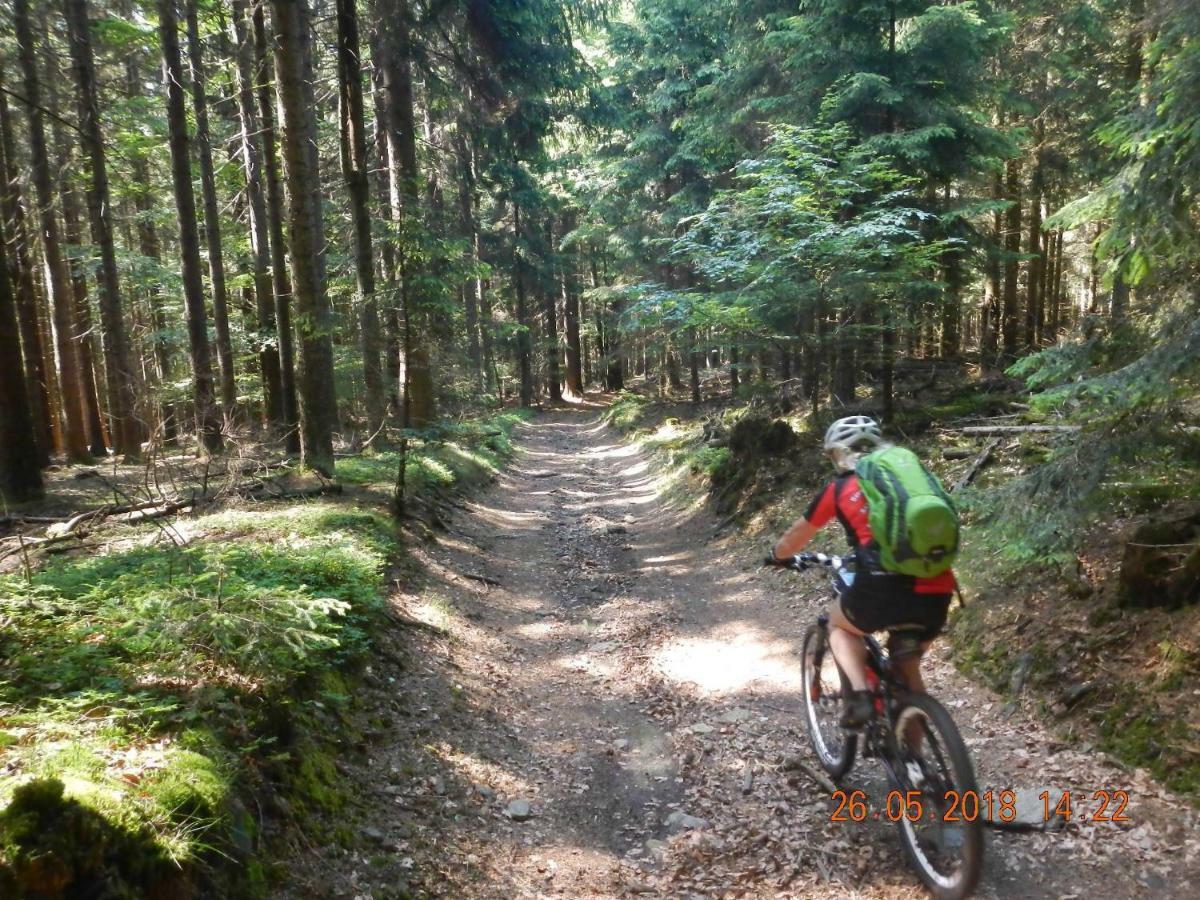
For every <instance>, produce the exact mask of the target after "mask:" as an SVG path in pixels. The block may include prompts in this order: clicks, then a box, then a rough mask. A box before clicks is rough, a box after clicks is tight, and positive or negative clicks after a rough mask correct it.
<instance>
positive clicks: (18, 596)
mask: <svg viewBox="0 0 1200 900" xmlns="http://www.w3.org/2000/svg"><path fill="white" fill-rule="evenodd" d="M524 418H527V415H526V414H525V413H520V412H515V413H514V412H506V413H502V414H500V415H496V416H492V417H490V418H488V419H485V420H483V421H482V422H481V423H466V424H460V425H451V426H443V427H442V428H440V429H438V431H437V432H432V431H431V432H429V433H428V434H427V435H426V438H425V439H424V440H421V441H417V442H414V443H413V445H412V446H411V447H410V451H409V455H408V473H407V474H408V481H407V491H408V494H409V496H410V497H411V498H413V499H414V500H417V501H420V502H427V501H430V500H431V498H433V497H434V496H435V495H437V496H440V495H442V494H444V493H446V492H448V491H451V490H455V489H458V488H460V487H462V486H464V485H475V484H478V483H480V482H481V481H483V480H486V479H487V478H490V477H491V476H492V475H493V474H494V473H495V472H496V471H497V470H498V469H499V467H500V465H501V464H502V463H503V461H504V460H505V459H506V458H507V457H508V456H510V455H511V453H512V440H511V437H512V431H513V429H514V428H515V427H516V425H517V424H518V423H519V422H520V421H522V420H523V419H524ZM398 459H399V457H398V454H397V453H396V452H394V451H381V452H367V453H364V454H362V455H358V456H353V457H348V458H345V459H342V460H340V461H339V463H338V475H339V476H340V478H341V479H342V481H343V482H345V483H348V484H351V485H364V486H365V489H359V492H358V493H357V494H349V493H348V494H346V495H343V496H342V497H341V498H335V499H332V500H322V501H313V502H304V501H301V502H284V503H276V504H274V505H270V506H266V507H264V506H263V505H261V504H249V505H234V506H233V507H229V508H224V509H219V510H217V511H214V512H211V513H208V514H205V515H194V516H190V517H184V518H181V519H179V520H177V521H175V522H173V523H171V524H170V525H167V526H163V525H161V524H158V523H154V524H149V523H146V524H140V525H133V526H123V525H114V526H112V527H110V528H109V529H107V530H106V531H105V532H104V535H103V536H104V541H103V543H101V544H99V545H96V546H95V549H93V550H91V551H90V552H89V550H88V549H83V550H76V551H72V552H71V553H70V554H67V555H60V556H57V557H51V558H49V560H48V561H47V562H45V563H44V564H42V565H35V566H32V567H30V568H29V569H24V568H18V569H17V570H16V571H15V572H12V573H10V574H6V575H0V625H2V627H3V630H2V631H0V767H2V771H3V773H4V774H3V775H2V776H0V896H32V895H38V896H40V895H43V894H44V895H46V896H57V895H59V894H61V893H64V892H66V893H70V894H71V895H72V896H74V895H78V896H93V895H94V896H101V895H103V896H131V897H132V896H188V895H196V894H197V893H199V894H207V895H220V896H260V895H262V894H263V893H264V892H265V888H266V884H267V881H268V877H269V872H268V870H267V868H266V864H265V863H264V862H263V861H262V857H260V853H259V851H260V850H261V849H262V847H263V846H264V845H263V840H264V834H263V829H264V827H265V825H264V821H263V818H262V805H263V804H262V802H261V801H263V798H267V800H268V801H270V802H269V803H268V804H267V805H269V806H272V807H273V808H278V809H283V810H285V811H286V813H285V816H286V817H288V818H292V819H293V820H292V822H291V823H290V825H289V826H287V827H300V828H301V829H302V830H304V831H306V832H307V833H308V834H309V835H310V837H311V838H313V839H328V840H349V836H350V835H352V831H353V830H352V829H350V830H347V829H346V828H344V827H339V828H335V829H334V830H333V831H332V832H331V833H330V834H328V835H325V836H324V837H322V836H321V835H320V834H319V833H318V832H319V829H320V828H321V827H322V826H320V825H319V822H320V820H321V814H322V813H329V812H335V811H338V810H342V809H343V808H344V807H345V804H346V802H347V797H346V796H345V791H346V789H345V788H344V787H343V786H342V779H341V778H340V777H339V775H338V772H337V769H336V765H335V760H336V756H337V754H338V752H340V751H339V748H340V747H342V746H345V745H346V741H348V740H352V738H353V735H352V734H350V732H349V731H348V729H349V728H350V725H349V719H348V718H347V713H348V711H349V709H350V708H351V706H352V697H353V695H354V680H355V677H356V676H355V674H354V673H355V671H356V669H357V667H358V664H359V663H360V662H361V661H362V660H364V659H366V658H367V654H368V653H369V651H370V648H371V645H372V634H373V632H374V631H375V630H376V629H377V628H378V627H380V625H381V623H382V621H383V620H382V611H383V607H384V600H383V589H384V581H385V575H386V572H387V570H388V567H389V566H390V565H391V564H392V563H394V562H395V561H396V560H397V554H398V551H399V545H398V542H397V531H396V524H395V522H394V521H393V520H392V519H391V518H389V517H388V516H386V515H384V514H383V513H381V512H376V511H373V508H381V509H382V508H386V507H385V505H384V503H382V502H380V501H381V500H382V499H383V498H381V497H379V496H377V493H378V492H377V491H375V490H373V488H375V487H377V486H378V487H382V488H383V489H384V492H385V493H386V491H387V490H390V488H391V485H392V483H393V481H394V478H395V471H396V465H397V463H398ZM360 502H365V505H366V506H367V507H369V508H366V509H364V508H362V507H360V506H359V505H358V504H359V503H360ZM272 797H278V798H280V799H279V800H278V801H271V800H270V798H272ZM251 810H254V811H255V812H254V813H251ZM293 817H294V818H293Z"/></svg>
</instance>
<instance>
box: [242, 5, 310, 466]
mask: <svg viewBox="0 0 1200 900" xmlns="http://www.w3.org/2000/svg"><path fill="white" fill-rule="evenodd" d="M266 3H267V0H254V11H253V15H252V16H251V24H252V27H253V31H254V79H255V83H256V84H257V85H258V91H257V100H258V120H259V128H260V131H261V134H262V162H263V166H262V170H263V179H264V181H265V183H266V188H267V231H268V233H269V235H270V239H271V285H272V290H273V292H274V295H275V334H276V338H277V341H278V344H279V388H280V391H281V392H282V395H283V396H282V407H283V426H284V428H285V432H284V435H285V436H284V446H285V447H286V448H287V451H288V452H289V453H299V452H300V432H299V430H298V425H299V421H300V412H299V400H298V399H297V396H296V345H295V339H294V337H293V334H292V282H291V279H290V278H289V277H288V262H287V243H286V242H285V240H284V237H283V184H282V181H281V179H280V175H279V155H278V153H277V151H276V143H277V142H276V139H275V92H274V91H273V90H272V89H271V85H272V72H271V66H270V62H269V58H268V52H269V50H270V47H269V45H268V43H267V28H266V16H265V11H264V6H265V5H266Z"/></svg>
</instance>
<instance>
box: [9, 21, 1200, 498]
mask: <svg viewBox="0 0 1200 900" xmlns="http://www.w3.org/2000/svg"><path fill="white" fill-rule="evenodd" d="M1198 13H1200V10H1198V9H1197V7H1196V4H1195V3H1194V2H1193V0H1172V2H1164V3H1156V4H1145V3H1143V2H1142V0H1111V2H1110V0H1087V2H1075V3H1069V4H1066V5H1061V4H1051V5H1047V4H1045V3H1040V2H1036V0H1020V2H1004V3H991V2H965V3H931V2H921V0H916V2H911V0H887V2H883V0H880V2H874V0H872V2H854V3H844V2H804V3H799V4H797V3H777V2H752V3H745V2H737V3H732V2H729V3H726V2H714V3H707V4H704V5H703V6H702V7H697V6H696V5H695V4H692V3H689V2H683V0H644V2H630V3H604V2H580V3H558V2H552V0H522V2H501V0H472V2H469V3H464V4H447V3H437V2H417V0H376V2H374V3H369V4H356V3H355V2H353V0H339V2H336V3H334V2H316V3H293V2H282V0H280V2H274V3H269V2H252V0H245V2H243V0H231V2H209V0H188V2H186V3H184V4H182V5H180V4H177V3H175V2H173V0H162V2H158V3H139V2H135V0H111V2H110V0H100V2H95V0H93V2H88V0H64V2H62V3H36V4H30V3H29V2H27V0H15V2H13V3H12V5H11V9H10V10H7V11H6V13H5V16H4V21H3V29H2V37H0V41H2V47H0V52H2V54H3V90H2V93H0V96H2V100H3V102H2V104H0V126H2V129H3V140H2V142H0V145H2V146H0V149H2V150H3V156H2V161H0V162H2V165H3V171H2V172H0V175H2V177H3V182H4V185H3V189H4V196H3V201H4V205H3V211H4V220H3V230H4V242H3V245H4V252H5V260H4V268H5V271H6V273H7V278H5V279H2V280H0V281H2V285H0V286H2V293H0V316H2V318H0V340H2V341H3V344H2V346H0V359H2V360H3V365H4V370H3V379H2V382H3V388H2V390H3V394H2V396H0V413H2V419H0V424H2V425H3V432H2V439H0V460H3V465H2V466H0V471H2V473H3V477H2V478H0V485H2V486H3V491H4V496H5V498H6V499H7V500H9V501H16V500H21V499H26V498H29V497H33V496H36V495H37V494H38V491H39V484H40V477H39V470H40V469H41V468H42V467H44V466H45V465H47V464H48V463H49V462H50V461H51V459H52V458H55V457H58V458H62V457H65V458H66V459H68V460H70V461H72V462H79V461H86V460H88V459H94V458H99V457H103V456H105V455H106V454H108V453H110V452H112V453H116V454H119V455H122V456H124V457H125V458H127V459H132V458H137V457H138V456H139V455H141V454H143V453H147V452H150V453H153V452H155V449H154V448H157V447H160V446H162V445H164V444H171V443H174V442H180V443H183V444H184V445H185V446H187V445H190V443H191V442H193V441H195V442H196V445H197V446H198V447H199V448H200V450H201V451H202V452H204V453H217V452H220V451H221V449H222V447H223V446H224V445H226V444H228V443H229V442H237V441H240V440H246V439H248V438H250V437H261V438H265V439H268V440H271V441H279V442H282V444H283V445H284V446H285V447H286V448H287V449H288V450H289V451H291V452H299V453H300V454H301V456H302V459H303V461H304V463H305V464H306V465H308V466H310V467H312V468H315V469H317V470H320V471H323V472H325V473H327V474H328V473H331V472H332V459H333V448H334V443H335V440H336V441H339V442H341V443H342V444H343V445H347V446H353V447H356V448H357V447H361V446H363V445H365V444H376V445H383V444H391V443H394V442H395V441H397V440H404V439H405V438H407V437H410V436H413V435H419V434H420V432H421V429H427V428H429V427H431V426H433V425H435V424H436V423H438V422H439V421H442V420H444V419H447V418H453V417H455V416H457V415H459V414H461V413H462V412H463V411H464V410H466V409H468V408H470V407H473V406H476V405H478V404H483V405H497V404H502V403H505V402H507V401H510V400H515V402H517V403H519V404H521V405H524V406H528V405H531V404H534V403H536V402H538V401H539V399H540V398H548V399H552V400H553V399H558V398H560V397H561V396H562V394H563V393H564V392H566V393H568V394H573V395H579V394H581V393H582V392H583V391H584V390H586V389H589V388H596V387H602V388H606V389H609V390H620V389H622V388H623V387H625V386H626V385H627V384H628V383H630V382H631V381H632V380H633V379H635V378H636V379H644V380H645V381H648V382H651V383H653V382H654V381H656V380H657V381H658V382H659V383H660V385H661V389H662V390H663V391H664V392H666V391H670V390H675V389H680V390H688V389H690V394H691V397H692V399H693V400H694V401H699V400H700V399H701V397H702V394H703V392H704V388H703V384H704V382H705V378H703V377H702V376H703V375H704V374H705V373H706V372H708V371H710V370H712V369H714V368H717V367H724V366H727V367H728V368H727V372H728V379H727V380H726V381H725V382H723V384H726V385H729V386H730V387H731V388H732V390H733V391H735V392H738V391H741V392H743V393H744V392H747V391H749V392H753V390H754V387H753V385H754V383H755V382H756V381H761V380H776V381H778V380H784V381H788V380H792V379H794V380H795V382H796V384H797V385H799V386H800V388H801V394H802V396H803V397H805V398H807V399H808V400H809V401H810V402H811V404H812V405H813V407H818V406H820V405H823V404H827V403H832V404H835V405H846V404H853V403H855V402H860V401H865V402H867V403H869V404H871V405H874V406H875V407H877V408H878V410H879V411H880V412H881V413H882V414H883V415H884V417H885V418H890V417H892V416H893V415H894V414H895V410H894V403H893V396H894V378H895V372H896V370H897V366H898V365H899V366H903V365H904V364H905V362H906V361H908V360H914V359H929V358H951V359H957V358H963V359H967V360H969V361H971V362H972V363H973V364H975V365H977V366H978V369H979V370H980V371H981V372H982V373H983V374H984V375H985V376H986V375H987V373H989V372H997V371H998V370H1001V369H1004V368H1006V367H1008V366H1010V365H1011V364H1012V363H1013V362H1014V361H1015V360H1017V359H1018V358H1020V357H1023V356H1027V355H1030V354H1033V355H1034V356H1035V361H1034V362H1031V363H1027V364H1026V366H1025V368H1024V369H1023V370H1022V369H1018V372H1021V373H1022V374H1025V375H1026V376H1029V375H1034V376H1035V377H1040V378H1041V379H1042V382H1043V383H1047V384H1048V383H1053V384H1059V385H1068V387H1066V388H1064V389H1063V390H1061V391H1059V392H1057V393H1056V394H1055V395H1054V402H1055V403H1057V404H1059V405H1062V404H1073V405H1074V407H1075V408H1078V407H1079V405H1080V404H1083V405H1085V406H1086V407H1087V410H1088V413H1089V414H1090V415H1092V416H1093V418H1095V417H1103V418H1105V419H1106V421H1108V422H1109V423H1110V424H1111V423H1113V422H1116V421H1121V422H1122V423H1123V426H1122V428H1123V429H1126V428H1128V427H1129V422H1128V419H1129V417H1131V416H1133V417H1140V419H1139V422H1138V424H1139V427H1142V426H1145V427H1154V428H1157V429H1159V430H1163V429H1164V428H1167V430H1169V425H1170V422H1166V421H1164V418H1163V416H1162V415H1161V412H1160V411H1159V410H1160V404H1161V403H1162V402H1163V401H1167V400H1169V399H1170V393H1171V385H1172V383H1173V382H1172V379H1173V378H1174V377H1175V376H1176V375H1178V374H1179V371H1180V368H1181V367H1182V366H1185V365H1187V364H1190V363H1192V362H1193V361H1194V359H1195V342H1196V340H1197V339H1198V335H1197V325H1196V317H1195V311H1196V303H1197V302H1198V301H1197V298H1198V297H1200V281H1198V280H1197V268H1196V259H1197V258H1198V256H1197V252H1196V251H1197V229H1196V226H1197V222H1196V206H1195V189H1196V184H1197V174H1198V173H1197V167H1198V166H1200V139H1198V138H1197V131H1196V116H1197V109H1198V108H1200V103H1198V102H1197V98H1198V96H1200V53H1198V48H1197V42H1196V35H1195V22H1196V20H1197V15H1198ZM1048 348H1051V349H1050V352H1047V351H1048ZM1053 348H1057V349H1053ZM1098 362H1099V363H1101V364H1102V365H1104V366H1105V368H1106V372H1105V374H1104V376H1103V377H1102V378H1101V379H1100V380H1096V379H1089V378H1084V379H1082V380H1080V376H1081V375H1082V374H1084V373H1089V372H1093V371H1094V370H1093V369H1092V367H1094V366H1095V365H1096V364H1097V363H1098ZM1131 364H1132V365H1131ZM1067 394H1069V395H1070V396H1067Z"/></svg>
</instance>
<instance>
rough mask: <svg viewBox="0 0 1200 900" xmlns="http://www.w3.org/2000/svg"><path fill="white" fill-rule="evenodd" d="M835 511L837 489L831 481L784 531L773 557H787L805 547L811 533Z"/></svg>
mask: <svg viewBox="0 0 1200 900" xmlns="http://www.w3.org/2000/svg"><path fill="white" fill-rule="evenodd" d="M836 512H837V490H836V488H835V486H834V483H833V482H832V481H831V482H829V484H827V485H825V487H824V488H822V490H821V493H819V494H817V496H816V497H814V498H813V501H812V503H810V504H809V505H808V509H807V510H805V511H804V515H803V516H801V517H800V518H799V519H797V520H796V524H794V525H793V526H792V527H791V528H789V529H788V530H787V531H785V532H784V534H783V537H781V538H780V539H779V543H777V544H776V545H775V549H774V551H773V552H774V554H775V558H776V559H780V560H782V559H788V558H789V557H792V556H795V555H796V554H797V553H799V552H800V551H801V550H803V549H804V548H805V547H807V546H808V542H809V541H811V540H812V539H813V535H815V534H816V533H817V532H818V531H820V530H821V527H822V526H823V525H824V524H825V523H826V522H828V521H829V520H830V519H832V518H833V517H834V515H835V514H836Z"/></svg>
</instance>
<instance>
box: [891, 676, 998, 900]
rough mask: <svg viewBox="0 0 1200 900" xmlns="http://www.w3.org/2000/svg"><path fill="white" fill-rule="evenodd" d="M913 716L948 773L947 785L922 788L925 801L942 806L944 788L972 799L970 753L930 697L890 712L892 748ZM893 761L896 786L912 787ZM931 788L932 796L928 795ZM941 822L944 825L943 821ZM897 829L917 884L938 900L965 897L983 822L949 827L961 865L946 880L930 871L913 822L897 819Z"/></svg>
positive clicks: (973, 878)
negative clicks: (921, 724)
mask: <svg viewBox="0 0 1200 900" xmlns="http://www.w3.org/2000/svg"><path fill="white" fill-rule="evenodd" d="M914 715H921V716H923V718H924V719H925V723H926V728H927V731H926V735H925V741H926V742H928V741H930V739H931V735H930V733H929V732H930V731H932V733H933V735H932V736H934V737H936V739H937V744H938V745H940V747H941V751H942V754H941V755H943V756H944V758H945V762H947V763H948V764H949V768H950V769H951V780H952V784H950V785H945V784H939V785H936V786H933V785H927V786H926V788H925V790H924V793H925V794H926V795H927V797H930V796H932V799H934V800H938V801H942V802H944V801H945V796H944V792H945V791H946V790H950V789H953V790H955V791H957V792H958V793H959V795H960V796H961V795H965V794H967V793H968V792H973V793H974V794H975V796H976V797H978V796H979V788H978V785H977V783H976V780H975V769H974V767H973V766H972V764H971V755H970V753H969V752H968V751H967V746H966V744H965V743H964V742H963V739H962V735H961V734H960V733H959V731H958V726H957V725H955V724H954V719H953V718H951V716H950V713H948V712H947V711H946V708H945V707H944V706H942V704H940V703H939V702H938V701H937V700H935V699H934V698H933V697H930V696H929V695H928V694H908V695H906V696H905V698H904V702H903V705H902V706H901V707H900V709H898V710H897V711H896V720H895V721H896V740H897V746H899V745H900V743H901V742H902V739H903V730H904V729H905V728H906V727H907V723H908V722H909V721H911V720H912V717H913V716H914ZM926 749H928V748H926ZM934 751H935V753H936V751H937V746H936V745H935V747H934ZM896 762H897V767H896V769H897V774H898V776H899V778H900V781H901V786H902V788H903V789H904V790H905V791H907V790H908V789H910V788H911V787H912V785H911V784H909V783H908V778H907V774H906V770H905V765H904V761H903V760H901V759H897V760H896ZM931 790H932V791H935V792H936V793H932V794H931ZM932 815H933V816H935V817H938V818H940V816H941V815H942V813H941V812H935V813H933V814H932ZM942 824H943V826H944V822H943V823H942ZM897 827H898V828H899V829H900V841H901V843H902V844H903V845H904V852H905V854H906V855H907V857H908V860H909V863H910V864H911V865H912V867H913V868H914V869H916V871H917V874H918V875H919V876H920V878H921V881H922V882H924V884H925V886H926V887H927V888H928V889H929V891H930V893H931V894H932V895H933V896H934V897H937V898H938V900H960V898H962V897H968V896H970V895H971V893H972V892H973V891H974V890H975V887H976V886H977V885H978V883H979V878H980V875H981V874H982V873H983V823H982V821H981V820H980V819H979V818H975V819H974V821H971V822H966V821H962V822H961V823H960V824H956V826H955V827H956V829H957V830H958V831H959V833H960V834H961V838H956V839H955V841H956V842H957V841H959V840H961V851H962V852H961V856H962V864H961V866H960V867H959V869H958V870H957V871H956V872H955V873H954V874H953V876H952V877H948V876H946V875H944V874H943V873H941V872H939V871H937V870H936V869H935V868H934V866H933V863H932V861H931V860H930V858H929V855H928V854H927V853H926V851H925V848H923V847H922V846H921V842H920V840H919V839H918V836H917V833H916V830H915V828H914V823H913V822H911V821H909V820H908V819H907V818H905V817H901V819H900V821H899V822H898V823H897ZM942 830H945V829H944V828H943V829H942Z"/></svg>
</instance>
